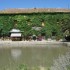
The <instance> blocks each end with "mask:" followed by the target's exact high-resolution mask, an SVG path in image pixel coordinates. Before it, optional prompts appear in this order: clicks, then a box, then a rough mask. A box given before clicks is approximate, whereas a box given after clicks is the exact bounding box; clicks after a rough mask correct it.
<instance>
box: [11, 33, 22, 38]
mask: <svg viewBox="0 0 70 70" xmlns="http://www.w3.org/2000/svg"><path fill="white" fill-rule="evenodd" d="M11 37H21V33H12V34H11Z"/></svg>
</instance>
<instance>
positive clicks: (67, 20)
mask: <svg viewBox="0 0 70 70" xmlns="http://www.w3.org/2000/svg"><path fill="white" fill-rule="evenodd" d="M14 20H16V21H17V22H14ZM42 23H43V25H42ZM34 26H35V27H41V30H33V29H32V27H34ZM12 28H18V29H20V30H21V31H22V32H23V36H28V35H33V34H36V35H38V34H43V33H44V34H45V36H46V37H51V36H52V34H53V33H54V34H53V35H55V36H56V37H63V36H64V33H65V31H66V30H68V31H69V34H70V14H69V13H32V14H7V15H6V14H5V15H4V14H3V15H0V36H8V35H9V31H10V30H11V29H12Z"/></svg>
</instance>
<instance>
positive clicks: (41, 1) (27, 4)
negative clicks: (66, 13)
mask: <svg viewBox="0 0 70 70" xmlns="http://www.w3.org/2000/svg"><path fill="white" fill-rule="evenodd" d="M9 8H70V0H0V10H4V9H9Z"/></svg>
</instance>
